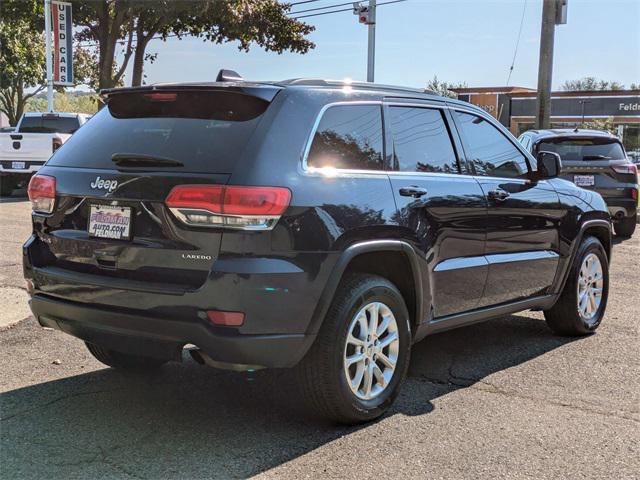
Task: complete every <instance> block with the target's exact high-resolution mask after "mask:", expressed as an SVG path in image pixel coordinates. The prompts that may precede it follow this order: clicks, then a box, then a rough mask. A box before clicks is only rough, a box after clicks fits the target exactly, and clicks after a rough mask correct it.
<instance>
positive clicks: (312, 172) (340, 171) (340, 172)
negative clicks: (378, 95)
mask: <svg viewBox="0 0 640 480" xmlns="http://www.w3.org/2000/svg"><path fill="white" fill-rule="evenodd" d="M412 100H414V99H412ZM425 101H429V100H425ZM343 105H356V106H357V105H379V106H380V107H381V108H382V107H385V106H388V107H394V106H400V107H414V108H415V107H421V108H432V109H439V110H445V109H451V107H450V106H448V105H447V104H445V103H444V102H443V103H442V105H434V104H429V103H419V102H415V101H412V102H399V101H397V100H394V101H391V102H387V101H381V100H353V101H339V102H332V103H327V104H326V105H324V106H323V107H322V108H321V109H320V111H319V112H318V115H317V116H316V119H315V121H314V123H313V127H312V128H311V132H310V133H309V136H308V137H307V140H306V143H305V146H304V149H303V151H302V156H301V166H302V172H303V173H304V174H305V175H309V176H319V177H324V178H335V177H361V176H366V175H371V176H387V175H391V176H397V175H401V176H409V175H410V176H415V175H419V176H426V177H429V176H433V175H437V176H455V178H460V177H462V176H465V177H471V175H464V174H462V173H442V172H400V171H395V170H357V169H350V168H335V169H330V170H328V171H325V170H324V169H322V168H317V167H310V166H309V164H308V157H309V152H310V151H311V144H312V143H313V138H314V137H315V135H316V132H317V131H318V127H319V126H320V121H321V120H322V117H323V116H324V113H325V112H326V111H327V110H328V109H329V108H331V107H335V106H343ZM381 118H382V122H383V128H385V125H384V121H385V118H384V113H382V112H381ZM443 121H445V122H446V121H447V120H446V119H443ZM445 125H446V123H445ZM454 127H455V125H454ZM451 145H452V147H454V151H455V144H454V142H453V139H451ZM385 153H386V152H385ZM458 161H460V159H458Z"/></svg>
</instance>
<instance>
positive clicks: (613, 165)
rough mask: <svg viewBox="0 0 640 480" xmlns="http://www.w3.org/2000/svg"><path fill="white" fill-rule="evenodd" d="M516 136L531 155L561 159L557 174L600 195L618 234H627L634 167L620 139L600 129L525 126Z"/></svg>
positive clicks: (634, 208) (634, 200)
mask: <svg viewBox="0 0 640 480" xmlns="http://www.w3.org/2000/svg"><path fill="white" fill-rule="evenodd" d="M518 140H520V142H521V143H522V144H523V145H524V146H525V148H527V149H528V150H529V151H530V152H531V153H532V154H533V155H537V153H538V152H540V151H546V152H555V153H557V154H558V155H560V158H561V159H562V172H561V174H560V177H561V178H564V179H566V180H569V181H571V182H573V183H575V184H576V185H578V186H580V187H582V188H586V189H588V190H595V191H596V192H598V193H599V194H600V195H602V197H603V198H604V201H605V202H606V203H607V207H608V208H609V213H610V214H611V218H612V219H613V222H614V223H613V227H614V229H615V232H616V234H617V235H619V236H620V237H631V236H632V235H633V232H634V231H635V229H636V223H637V216H638V213H637V212H638V190H639V187H638V175H637V174H638V168H637V166H636V165H635V164H633V163H632V162H631V160H630V159H628V158H627V155H626V153H625V151H624V147H623V145H622V142H621V141H620V139H619V138H618V137H616V136H614V135H612V134H610V133H609V132H604V131H601V130H579V129H577V128H576V129H574V130H569V129H554V130H529V131H528V132H525V133H523V134H522V135H520V137H518Z"/></svg>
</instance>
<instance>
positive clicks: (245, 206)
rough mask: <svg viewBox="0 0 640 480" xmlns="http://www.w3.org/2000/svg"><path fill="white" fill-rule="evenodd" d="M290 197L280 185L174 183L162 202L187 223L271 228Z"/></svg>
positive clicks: (247, 228)
mask: <svg viewBox="0 0 640 480" xmlns="http://www.w3.org/2000/svg"><path fill="white" fill-rule="evenodd" d="M290 200H291V192H290V191H289V190H288V189H287V188H282V187H239V186H223V185H178V186H176V187H174V188H173V189H172V190H171V192H170V193H169V196H167V199H166V200H165V203H166V205H167V206H168V207H169V209H170V210H171V211H172V212H173V214H174V215H175V216H176V217H178V218H179V219H180V220H181V221H183V222H184V223H186V224H187V225H193V226H203V227H226V228H239V229H243V230H271V229H272V228H273V227H274V226H275V224H276V223H277V222H278V220H279V219H280V216H281V215H282V214H283V213H284V211H285V210H286V209H287V207H288V206H289V201H290Z"/></svg>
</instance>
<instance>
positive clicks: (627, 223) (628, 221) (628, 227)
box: [613, 214, 638, 238]
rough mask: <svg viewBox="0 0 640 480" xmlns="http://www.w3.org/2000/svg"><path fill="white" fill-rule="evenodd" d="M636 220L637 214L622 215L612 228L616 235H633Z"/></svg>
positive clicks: (626, 236) (627, 236)
mask: <svg viewBox="0 0 640 480" xmlns="http://www.w3.org/2000/svg"><path fill="white" fill-rule="evenodd" d="M637 222H638V215H637V214H636V215H633V216H631V217H624V218H623V219H622V220H618V221H617V222H616V223H615V224H614V225H613V228H614V229H615V231H616V235H617V236H619V237H623V238H629V237H632V236H633V232H635V231H636V223H637Z"/></svg>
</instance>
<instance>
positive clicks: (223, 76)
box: [216, 68, 243, 82]
mask: <svg viewBox="0 0 640 480" xmlns="http://www.w3.org/2000/svg"><path fill="white" fill-rule="evenodd" d="M241 80H243V78H242V77H241V76H240V74H239V73H238V72H234V71H233V70H225V69H224V68H223V69H221V70H220V71H219V72H218V76H217V77H216V82H239V81H241Z"/></svg>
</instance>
